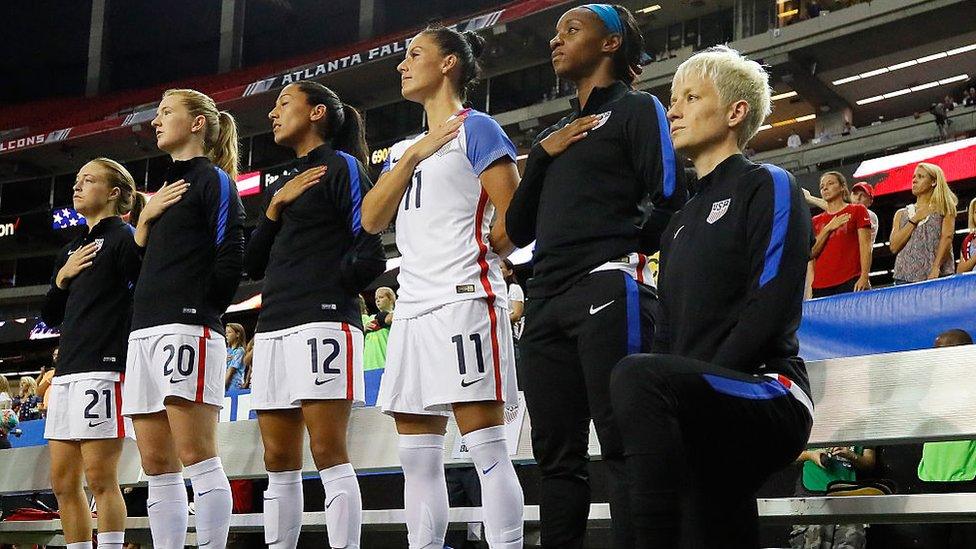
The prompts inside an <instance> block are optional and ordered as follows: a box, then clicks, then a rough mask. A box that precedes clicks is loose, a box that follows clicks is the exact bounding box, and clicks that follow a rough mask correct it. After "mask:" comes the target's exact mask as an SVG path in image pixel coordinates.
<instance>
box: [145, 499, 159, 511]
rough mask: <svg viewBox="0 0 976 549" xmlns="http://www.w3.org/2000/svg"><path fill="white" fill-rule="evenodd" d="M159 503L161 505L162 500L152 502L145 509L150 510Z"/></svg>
mask: <svg viewBox="0 0 976 549" xmlns="http://www.w3.org/2000/svg"><path fill="white" fill-rule="evenodd" d="M159 503H162V500H159V501H154V502H152V503H150V504H149V505H147V506H146V509H149V508H150V507H152V506H153V505H156V504H159Z"/></svg>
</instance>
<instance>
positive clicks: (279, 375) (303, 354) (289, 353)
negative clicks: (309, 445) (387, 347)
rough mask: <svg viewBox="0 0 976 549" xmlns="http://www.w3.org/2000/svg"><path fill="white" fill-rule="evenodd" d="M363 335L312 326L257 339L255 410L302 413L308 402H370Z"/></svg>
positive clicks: (340, 325)
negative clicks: (301, 409) (367, 391)
mask: <svg viewBox="0 0 976 549" xmlns="http://www.w3.org/2000/svg"><path fill="white" fill-rule="evenodd" d="M365 391H366V390H365V381H364V379H363V332H362V331H360V330H359V328H356V327H355V326H350V325H349V324H347V323H345V322H312V323H309V324H302V325H300V326H294V327H292V328H286V329H283V330H276V331H274V332H259V333H256V334H254V362H253V365H252V371H251V409H253V410H282V409H288V408H298V407H300V406H301V404H302V401H303V400H349V401H352V403H353V404H354V405H361V404H363V403H364V401H365Z"/></svg>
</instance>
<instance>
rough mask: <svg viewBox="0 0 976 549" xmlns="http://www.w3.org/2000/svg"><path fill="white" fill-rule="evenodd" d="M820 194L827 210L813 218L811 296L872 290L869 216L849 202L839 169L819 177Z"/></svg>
mask: <svg viewBox="0 0 976 549" xmlns="http://www.w3.org/2000/svg"><path fill="white" fill-rule="evenodd" d="M820 196H821V197H822V198H823V199H824V200H826V201H827V210H826V211H824V212H823V213H822V214H820V215H818V216H816V217H814V218H813V230H814V232H815V233H816V235H817V238H816V241H815V242H814V244H813V250H812V251H811V252H810V255H811V257H812V258H813V259H814V261H815V263H814V277H813V297H826V296H830V295H836V294H840V293H846V292H852V291H853V292H859V291H862V290H869V289H871V282H870V279H869V273H870V272H871V257H872V249H871V218H870V216H868V210H867V208H865V207H864V206H862V205H860V204H848V203H847V202H846V200H847V198H849V189H848V188H847V178H845V177H844V174H842V173H840V172H827V173H825V174H823V176H821V177H820Z"/></svg>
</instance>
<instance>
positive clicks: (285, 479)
mask: <svg viewBox="0 0 976 549" xmlns="http://www.w3.org/2000/svg"><path fill="white" fill-rule="evenodd" d="M304 510H305V498H304V496H303V493H302V472H301V471H300V470H299V471H282V472H280V473H274V472H270V471H269V472H268V489H267V490H265V491H264V543H265V545H267V546H268V547H270V548H272V549H295V547H297V546H298V535H299V534H300V533H301V531H302V511H304Z"/></svg>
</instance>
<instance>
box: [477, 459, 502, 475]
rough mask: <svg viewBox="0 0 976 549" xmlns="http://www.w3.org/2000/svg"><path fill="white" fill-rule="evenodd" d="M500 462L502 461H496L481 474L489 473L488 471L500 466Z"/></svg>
mask: <svg viewBox="0 0 976 549" xmlns="http://www.w3.org/2000/svg"><path fill="white" fill-rule="evenodd" d="M499 463H501V462H499V461H496V462H495V464H494V465H492V466H491V467H489V468H487V469H485V470H484V471H482V472H481V474H482V475H487V474H488V473H490V472H491V470H492V469H494V468H495V467H498V464H499Z"/></svg>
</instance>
